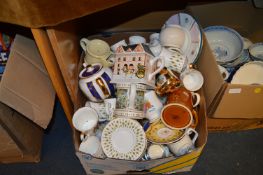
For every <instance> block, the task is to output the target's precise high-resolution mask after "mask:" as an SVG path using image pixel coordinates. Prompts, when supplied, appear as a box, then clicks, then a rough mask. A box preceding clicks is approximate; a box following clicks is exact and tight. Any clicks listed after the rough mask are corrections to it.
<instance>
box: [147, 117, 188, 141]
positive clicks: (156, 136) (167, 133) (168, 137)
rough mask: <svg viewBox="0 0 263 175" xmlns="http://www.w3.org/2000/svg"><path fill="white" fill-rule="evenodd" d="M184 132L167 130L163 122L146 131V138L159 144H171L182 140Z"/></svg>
mask: <svg viewBox="0 0 263 175" xmlns="http://www.w3.org/2000/svg"><path fill="white" fill-rule="evenodd" d="M183 135H184V130H175V129H170V128H167V127H166V126H165V125H164V124H163V123H162V121H161V120H159V121H157V122H155V123H153V124H151V125H150V126H149V128H148V129H147V130H146V138H147V140H148V141H150V142H152V143H157V144H169V143H172V142H175V141H177V140H179V139H181V138H182V137H183Z"/></svg>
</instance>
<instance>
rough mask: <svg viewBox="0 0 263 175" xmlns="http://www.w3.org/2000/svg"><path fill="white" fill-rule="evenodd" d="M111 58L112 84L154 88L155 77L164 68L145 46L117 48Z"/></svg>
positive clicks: (161, 61) (162, 62)
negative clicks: (143, 85) (112, 59)
mask: <svg viewBox="0 0 263 175" xmlns="http://www.w3.org/2000/svg"><path fill="white" fill-rule="evenodd" d="M113 57H115V61H114V70H113V77H112V81H111V82H112V83H142V84H146V85H149V86H151V87H155V75H156V74H157V73H159V72H160V71H161V70H162V68H163V67H164V61H163V59H161V58H155V57H154V56H153V54H152V52H151V51H150V49H149V47H148V45H146V44H135V45H128V46H119V47H118V48H117V49H116V51H115V54H114V55H113ZM158 61H159V62H160V66H159V67H158V68H157V62H158Z"/></svg>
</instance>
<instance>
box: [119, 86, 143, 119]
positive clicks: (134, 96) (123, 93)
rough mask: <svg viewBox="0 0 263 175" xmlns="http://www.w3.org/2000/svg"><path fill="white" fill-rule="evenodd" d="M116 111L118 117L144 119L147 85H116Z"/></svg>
mask: <svg viewBox="0 0 263 175" xmlns="http://www.w3.org/2000/svg"><path fill="white" fill-rule="evenodd" d="M116 88H117V92H116V98H117V101H116V110H115V115H116V116H117V117H125V118H133V119H143V118H144V110H143V104H144V93H145V92H146V85H143V84H130V83H123V84H116Z"/></svg>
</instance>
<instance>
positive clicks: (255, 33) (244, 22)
mask: <svg viewBox="0 0 263 175" xmlns="http://www.w3.org/2000/svg"><path fill="white" fill-rule="evenodd" d="M189 10H190V11H191V12H192V14H193V15H194V16H195V18H196V19H197V20H198V21H199V22H200V24H201V26H203V27H207V26H210V25H225V26H228V27H231V28H233V29H235V30H237V31H238V32H239V33H240V34H241V35H242V36H244V37H247V38H249V39H250V40H252V42H260V41H261V42H262V41H263V21H262V20H259V17H260V16H263V9H256V8H254V7H253V5H252V3H251V2H249V1H246V2H221V3H212V4H207V5H196V6H190V7H189ZM208 14H209V15H208ZM201 59H202V61H201V62H203V63H202V64H201V65H200V66H199V70H200V71H201V72H202V73H203V75H204V77H205V79H206V80H205V85H204V86H205V87H204V89H205V94H206V95H205V96H206V101H207V106H208V107H207V109H208V116H209V117H213V118H222V119H223V118H225V119H234V118H240V119H241V118H243V119H262V118H263V108H262V104H263V86H262V85H234V84H230V83H224V81H223V80H222V79H219V78H218V77H217V76H218V68H217V67H216V66H215V65H213V64H210V63H208V61H210V60H211V59H214V58H213V55H211V56H210V58H207V57H202V58H201ZM207 65H209V66H207ZM207 77H214V78H211V79H208V78H207ZM220 84H221V86H220ZM209 92H213V93H211V94H209ZM221 121H222V120H221ZM244 121H245V120H244ZM253 121H254V122H255V121H257V120H253ZM220 123H221V124H222V122H220ZM246 123H248V122H246ZM232 124H233V123H232ZM234 125H236V124H233V125H232V127H234ZM218 126H219V125H218ZM239 127H241V123H240V125H239ZM237 128H238V127H236V129H237ZM230 130H232V129H230Z"/></svg>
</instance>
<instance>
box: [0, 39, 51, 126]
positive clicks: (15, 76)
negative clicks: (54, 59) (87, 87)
mask: <svg viewBox="0 0 263 175" xmlns="http://www.w3.org/2000/svg"><path fill="white" fill-rule="evenodd" d="M0 100H1V101H2V102H3V103H5V104H7V105H8V106H10V107H12V108H13V109H15V110H17V111H18V112H20V113H22V114H23V115H25V116H26V117H27V118H29V119H30V120H32V121H33V122H35V123H36V124H38V125H39V126H41V127H43V128H46V127H47V125H48V123H49V121H50V119H51V117H52V114H53V107H54V101H55V91H54V89H53V86H52V83H51V81H50V79H49V76H48V75H47V73H46V71H45V69H44V64H43V62H42V58H41V57H40V55H39V53H38V50H37V47H36V45H35V43H34V41H33V40H31V39H28V38H25V37H23V36H19V35H17V36H16V37H15V40H14V45H13V46H12V49H11V53H10V56H9V60H8V62H7V65H6V69H5V72H4V75H3V77H2V81H1V84H0Z"/></svg>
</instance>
